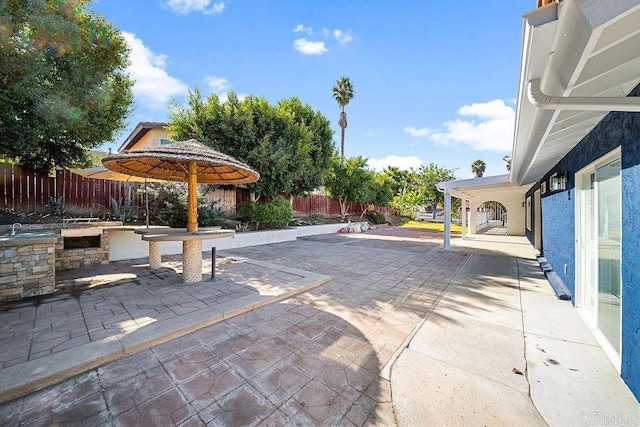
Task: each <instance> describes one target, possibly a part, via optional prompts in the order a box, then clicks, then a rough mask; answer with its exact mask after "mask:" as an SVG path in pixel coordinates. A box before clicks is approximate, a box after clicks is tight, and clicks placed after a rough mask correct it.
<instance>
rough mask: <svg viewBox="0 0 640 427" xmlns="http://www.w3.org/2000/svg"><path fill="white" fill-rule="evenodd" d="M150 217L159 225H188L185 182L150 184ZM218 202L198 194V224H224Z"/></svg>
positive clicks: (181, 226)
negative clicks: (210, 200)
mask: <svg viewBox="0 0 640 427" xmlns="http://www.w3.org/2000/svg"><path fill="white" fill-rule="evenodd" d="M148 192H149V219H150V222H151V223H153V224H157V225H168V226H170V227H179V228H183V227H186V226H187V188H186V185H185V184H183V183H169V184H151V185H149V189H148ZM216 204H217V202H216V201H213V202H209V201H207V200H206V199H204V197H201V196H200V195H198V225H200V226H202V227H208V226H212V225H222V224H223V222H224V221H223V217H222V213H221V211H220V209H219V208H218V207H217V206H216Z"/></svg>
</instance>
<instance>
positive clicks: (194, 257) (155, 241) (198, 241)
mask: <svg viewBox="0 0 640 427" xmlns="http://www.w3.org/2000/svg"><path fill="white" fill-rule="evenodd" d="M135 232H136V233H138V234H142V240H144V241H147V242H149V267H150V268H160V267H161V265H162V258H161V253H160V242H179V241H181V242H182V282H183V283H196V282H201V281H202V241H203V240H211V239H222V238H226V237H233V236H234V235H235V231H233V230H223V229H221V228H220V227H208V228H204V229H200V230H199V231H197V232H191V231H186V229H175V228H168V229H167V228H156V229H153V228H151V229H146V228H144V229H137V230H135Z"/></svg>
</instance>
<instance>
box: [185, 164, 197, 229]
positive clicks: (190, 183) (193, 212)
mask: <svg viewBox="0 0 640 427" xmlns="http://www.w3.org/2000/svg"><path fill="white" fill-rule="evenodd" d="M187 167H188V171H189V175H188V176H187V190H188V193H187V231H189V232H191V233H196V232H197V231H198V163H196V162H189V164H188V165H187Z"/></svg>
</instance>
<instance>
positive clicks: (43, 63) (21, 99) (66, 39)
mask: <svg viewBox="0 0 640 427" xmlns="http://www.w3.org/2000/svg"><path fill="white" fill-rule="evenodd" d="M88 3H89V0H56V1H54V0H29V1H26V0H5V1H0V153H1V154H4V155H6V156H8V157H11V158H14V159H16V160H18V161H19V162H21V163H22V164H24V165H26V166H30V167H34V168H37V169H41V170H50V169H51V168H53V167H56V166H60V167H63V166H67V165H81V164H85V163H86V160H87V150H88V149H91V148H95V147H97V146H99V145H101V144H103V143H104V142H107V141H111V140H113V138H114V137H115V136H116V134H117V132H119V131H120V130H121V129H123V128H124V127H125V124H126V123H125V120H126V118H127V116H128V114H129V113H130V105H131V102H132V99H133V98H132V93H131V87H132V85H133V82H132V81H131V79H130V78H129V76H128V74H127V73H126V71H125V68H126V66H127V65H128V53H129V50H128V47H127V45H126V42H125V40H124V39H123V37H122V36H121V35H120V33H119V31H118V30H117V29H116V28H115V27H114V26H113V25H111V24H110V23H108V22H106V21H105V20H104V19H103V18H102V17H99V16H96V15H94V14H92V13H90V12H88V11H87V10H86V8H87V5H88Z"/></svg>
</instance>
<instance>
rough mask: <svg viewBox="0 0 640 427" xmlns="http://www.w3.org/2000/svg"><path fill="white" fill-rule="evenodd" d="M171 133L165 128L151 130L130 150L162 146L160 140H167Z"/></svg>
mask: <svg viewBox="0 0 640 427" xmlns="http://www.w3.org/2000/svg"><path fill="white" fill-rule="evenodd" d="M168 135H169V131H167V130H166V129H164V128H162V129H161V128H155V129H151V130H149V132H147V133H146V134H145V135H144V136H143V137H142V138H140V141H138V142H136V143H135V144H134V145H133V146H131V148H129V150H139V149H141V148H151V147H159V146H160V138H165V139H167V136H168Z"/></svg>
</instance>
